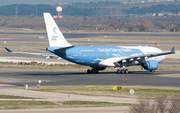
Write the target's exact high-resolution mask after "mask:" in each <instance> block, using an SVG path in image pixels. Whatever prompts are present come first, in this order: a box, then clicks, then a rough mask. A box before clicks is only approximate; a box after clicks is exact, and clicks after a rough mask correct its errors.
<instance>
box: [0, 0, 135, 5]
mask: <svg viewBox="0 0 180 113" xmlns="http://www.w3.org/2000/svg"><path fill="white" fill-rule="evenodd" d="M90 1H93V2H97V1H106V0H0V5H1V6H2V4H3V6H4V5H10V4H52V5H53V4H57V3H59V2H61V3H68V4H71V3H72V2H90ZM108 1H120V2H124V1H128V0H108ZM133 1H135V0H133Z"/></svg>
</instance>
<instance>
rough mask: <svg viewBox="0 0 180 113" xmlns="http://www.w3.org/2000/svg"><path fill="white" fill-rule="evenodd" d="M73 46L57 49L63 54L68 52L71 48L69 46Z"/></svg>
mask: <svg viewBox="0 0 180 113" xmlns="http://www.w3.org/2000/svg"><path fill="white" fill-rule="evenodd" d="M72 47H74V46H70V47H64V48H60V49H56V50H55V51H58V52H59V53H61V54H65V53H66V49H69V48H72Z"/></svg>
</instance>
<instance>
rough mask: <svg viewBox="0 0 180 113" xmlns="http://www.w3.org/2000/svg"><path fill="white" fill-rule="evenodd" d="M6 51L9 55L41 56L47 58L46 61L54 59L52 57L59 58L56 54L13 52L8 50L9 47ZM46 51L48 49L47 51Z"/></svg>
mask: <svg viewBox="0 0 180 113" xmlns="http://www.w3.org/2000/svg"><path fill="white" fill-rule="evenodd" d="M5 49H6V50H7V51H8V52H9V53H14V54H27V55H39V56H45V57H46V59H49V58H52V57H59V56H57V55H55V54H52V53H33V52H13V51H11V50H10V49H8V48H7V47H5ZM45 50H46V49H45ZM58 59H62V58H58Z"/></svg>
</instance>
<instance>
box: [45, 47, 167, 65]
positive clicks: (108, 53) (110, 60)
mask: <svg viewBox="0 0 180 113" xmlns="http://www.w3.org/2000/svg"><path fill="white" fill-rule="evenodd" d="M57 49H60V47H48V51H50V52H52V53H54V54H56V55H58V56H60V57H61V58H63V59H66V60H68V61H71V62H73V63H77V64H80V65H86V66H91V67H95V66H105V67H115V64H114V62H117V61H119V60H121V59H124V58H127V57H129V56H139V55H144V54H152V53H153V54H155V53H162V51H161V50H160V49H158V48H155V47H141V46H138V47H114V46H75V47H72V48H69V49H67V50H66V53H65V54H61V53H59V52H58V51H56V50H57ZM165 58H166V56H165V55H163V56H157V57H153V58H150V59H151V60H156V61H157V62H162V61H163V60H164V59H165ZM150 59H149V60H150ZM131 64H132V65H141V64H140V63H139V62H137V61H134V62H131ZM131 64H129V66H131Z"/></svg>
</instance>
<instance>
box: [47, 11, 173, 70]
mask: <svg viewBox="0 0 180 113" xmlns="http://www.w3.org/2000/svg"><path fill="white" fill-rule="evenodd" d="M44 19H45V24H46V29H47V34H48V39H49V44H50V47H48V48H47V50H48V51H50V52H51V53H53V54H55V55H57V56H59V57H61V58H63V59H66V60H68V61H70V62H73V63H76V64H80V65H86V66H90V67H92V69H91V70H87V72H88V73H98V70H104V69H106V67H120V68H122V70H121V71H120V70H117V73H128V70H127V69H126V67H128V66H133V65H141V66H142V67H143V68H144V69H146V70H150V71H152V70H156V69H157V68H158V63H159V62H162V61H163V60H164V59H165V58H166V54H173V53H175V50H174V48H172V50H171V52H167V53H164V52H163V51H162V50H160V49H158V48H155V47H147V46H146V47H141V46H129V47H127V46H124V47H121V46H119V47H115V46H72V45H71V44H69V43H68V42H67V41H66V39H65V38H64V36H63V35H62V33H61V31H60V30H59V28H58V26H57V25H56V23H55V21H54V20H53V18H52V16H51V15H50V14H49V13H44Z"/></svg>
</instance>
